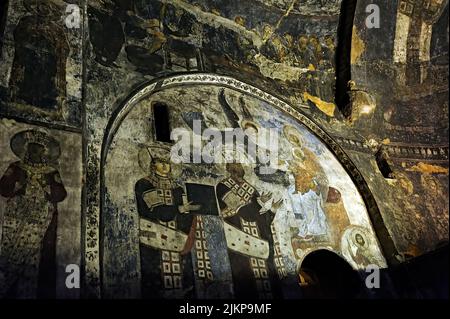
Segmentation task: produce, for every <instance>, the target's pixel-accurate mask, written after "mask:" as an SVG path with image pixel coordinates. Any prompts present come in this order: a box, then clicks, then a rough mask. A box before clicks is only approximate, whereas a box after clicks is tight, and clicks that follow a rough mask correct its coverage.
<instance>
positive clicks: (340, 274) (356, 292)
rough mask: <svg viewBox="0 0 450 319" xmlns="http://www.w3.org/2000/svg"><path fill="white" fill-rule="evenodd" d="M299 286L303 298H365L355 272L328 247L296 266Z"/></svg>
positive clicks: (313, 253)
mask: <svg viewBox="0 0 450 319" xmlns="http://www.w3.org/2000/svg"><path fill="white" fill-rule="evenodd" d="M300 286H301V288H302V295H303V297H304V298H306V299H355V298H367V296H366V294H365V289H364V286H363V282H362V280H361V277H360V276H359V274H358V272H356V271H354V270H353V268H352V267H351V266H350V265H349V264H348V263H347V262H346V261H345V260H343V259H342V258H341V257H339V256H338V255H336V254H335V253H332V252H330V251H328V250H318V251H315V252H312V253H311V254H309V255H308V256H306V257H305V259H304V260H303V262H302V265H301V268H300Z"/></svg>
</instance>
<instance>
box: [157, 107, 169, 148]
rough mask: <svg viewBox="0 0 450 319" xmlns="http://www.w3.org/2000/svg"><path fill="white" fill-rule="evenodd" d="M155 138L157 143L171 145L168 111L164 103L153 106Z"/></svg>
mask: <svg viewBox="0 0 450 319" xmlns="http://www.w3.org/2000/svg"><path fill="white" fill-rule="evenodd" d="M153 121H154V125H155V138H156V140H157V141H158V142H164V143H171V140H170V122H169V109H168V107H167V105H166V104H164V103H159V102H158V103H155V104H153Z"/></svg>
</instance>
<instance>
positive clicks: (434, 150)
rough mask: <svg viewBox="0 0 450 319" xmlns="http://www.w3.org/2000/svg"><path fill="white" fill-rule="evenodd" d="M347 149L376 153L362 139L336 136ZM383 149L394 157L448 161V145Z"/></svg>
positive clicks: (405, 146)
mask: <svg viewBox="0 0 450 319" xmlns="http://www.w3.org/2000/svg"><path fill="white" fill-rule="evenodd" d="M334 138H335V140H336V142H338V143H339V144H340V145H341V146H343V147H344V148H345V149H348V150H352V151H356V152H361V153H374V151H373V149H372V148H371V147H370V146H369V145H368V144H367V143H366V142H365V141H361V140H353V139H349V138H345V137H337V136H335V137H334ZM381 149H382V150H384V151H386V152H387V153H388V155H389V156H390V158H392V159H404V160H421V161H448V155H449V154H448V149H449V147H448V145H435V146H429V145H419V144H417V145H406V144H396V143H392V144H388V145H382V146H381Z"/></svg>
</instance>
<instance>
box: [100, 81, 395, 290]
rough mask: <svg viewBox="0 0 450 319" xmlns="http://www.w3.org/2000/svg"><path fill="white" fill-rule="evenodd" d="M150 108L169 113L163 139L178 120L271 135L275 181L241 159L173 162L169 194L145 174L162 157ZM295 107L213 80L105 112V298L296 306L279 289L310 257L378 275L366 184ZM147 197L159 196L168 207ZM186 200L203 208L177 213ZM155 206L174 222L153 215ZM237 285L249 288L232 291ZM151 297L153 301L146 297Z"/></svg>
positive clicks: (152, 88)
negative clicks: (236, 164)
mask: <svg viewBox="0 0 450 319" xmlns="http://www.w3.org/2000/svg"><path fill="white" fill-rule="evenodd" d="M155 103H164V104H165V105H167V107H168V110H169V115H170V117H169V118H170V127H171V128H172V129H173V128H184V129H185V130H189V129H190V126H189V123H188V121H187V120H186V119H189V118H192V114H195V116H197V117H198V116H199V115H200V116H201V119H202V121H203V123H204V124H205V125H206V126H208V127H215V128H217V129H218V130H224V129H225V128H227V127H230V125H231V126H232V125H233V123H232V122H233V120H232V118H233V116H234V119H235V123H234V124H235V125H236V123H237V125H245V124H244V123H252V125H253V127H256V128H257V130H264V129H272V130H274V131H276V132H277V133H278V136H279V140H278V143H279V154H278V155H279V160H278V161H277V162H276V163H271V165H272V164H273V165H274V166H275V168H276V170H275V172H276V173H273V174H271V175H270V174H269V175H264V176H263V175H261V174H258V173H257V169H256V168H257V167H256V166H257V164H255V163H252V162H251V161H250V162H249V163H244V165H241V168H242V170H241V169H239V168H238V169H237V170H236V169H234V168H231V169H230V167H232V165H231V166H227V165H226V164H225V163H221V164H208V165H198V164H177V165H174V164H172V165H171V169H172V170H171V172H170V184H168V185H169V186H167V185H166V184H164V183H162V182H161V181H160V180H159V177H158V178H156V179H155V175H154V174H153V173H154V172H153V171H152V170H154V167H150V165H146V164H145V163H147V164H148V163H150V161H151V159H155V158H159V157H161V156H165V155H161V149H163V150H164V151H163V152H162V154H167V152H166V150H167V148H170V147H171V145H168V144H167V143H161V142H158V141H156V140H155V134H154V123H153V115H152V105H154V104H155ZM224 107H225V109H224ZM302 108H307V106H301V107H300V108H298V109H299V110H296V109H294V108H292V107H291V106H289V105H288V104H287V103H285V102H283V101H281V100H279V99H278V98H276V97H274V96H272V95H270V94H268V93H266V92H264V91H262V90H260V89H258V88H255V87H253V86H250V85H248V84H245V83H242V82H240V81H238V80H235V79H232V78H229V77H225V76H217V75H212V74H192V75H181V76H174V77H170V78H166V79H162V80H159V81H156V82H152V83H150V84H148V85H145V86H144V87H143V88H141V89H140V90H139V91H138V92H136V93H135V94H133V96H131V97H130V98H129V99H128V100H127V102H126V103H125V104H124V105H123V106H122V107H120V108H119V109H118V111H117V112H116V113H115V114H114V116H113V118H112V120H111V121H110V123H109V125H108V129H107V132H106V134H105V138H104V144H103V146H102V159H101V160H102V163H101V179H102V180H101V192H102V193H101V198H102V201H101V212H102V219H101V220H102V227H101V233H102V241H101V242H102V250H103V251H102V256H101V260H100V264H101V268H102V289H103V291H102V292H103V295H104V296H105V297H113V296H114V297H118V296H119V297H149V298H185V297H187V296H194V297H197V298H229V297H240V296H248V295H249V294H250V293H254V294H255V295H252V296H251V297H256V298H258V297H259V298H271V297H275V295H278V294H280V295H281V297H283V296H284V297H286V296H288V295H291V296H292V295H294V296H295V293H292V291H288V290H291V289H292V288H289V287H292V282H295V281H296V280H297V271H298V267H299V265H300V264H301V261H302V260H303V258H304V257H305V256H306V255H307V254H308V253H310V252H311V251H314V250H316V249H328V250H330V251H333V252H335V253H336V254H338V255H339V256H341V257H342V258H344V259H345V260H346V261H347V262H348V263H349V264H350V265H351V266H352V267H353V268H354V269H357V270H360V269H365V267H367V266H368V265H369V264H375V265H378V266H379V267H382V268H384V267H386V261H385V259H384V256H383V253H382V249H381V247H380V244H379V242H378V239H377V236H376V234H375V231H374V228H373V226H372V222H371V219H372V220H373V218H374V210H375V214H376V213H377V210H376V205H375V204H374V201H373V199H372V198H371V196H370V192H368V190H367V186H365V183H364V180H363V179H362V177H361V175H360V174H359V172H358V171H357V170H356V169H355V168H354V166H353V164H352V163H351V161H350V160H349V158H348V157H347V155H346V154H345V153H344V152H343V151H342V150H341V149H340V147H339V146H338V145H337V144H336V143H335V142H334V141H333V140H332V139H331V138H330V137H329V136H328V135H327V134H326V133H325V132H324V131H323V130H322V129H321V128H320V127H319V126H318V125H316V124H315V123H314V122H313V121H312V120H311V119H309V118H308V117H307V116H306V115H305V114H304V113H303V112H301V111H300V110H301V109H302ZM230 111H231V113H232V115H231V116H230V114H229V113H228V116H227V115H226V113H227V112H230ZM142 154H146V156H147V158H146V159H145V157H144V159H143V157H142V156H143V155H142ZM143 163H144V164H143ZM236 171H238V172H241V173H236ZM233 174H234V175H233ZM236 174H237V175H236ZM233 176H235V177H233ZM236 181H238V182H236ZM235 184H236V185H235ZM161 185H163V186H161ZM164 185H166V186H164ZM158 187H159V188H158ZM161 187H162V188H161ZM364 187H366V188H364ZM233 189H234V190H235V191H233ZM156 190H160V191H161V194H163V193H164V194H165V191H167V194H168V195H167V196H168V197H167V198H169V199H167V198H165V199H164V198H162V197H164V196H162V195H161V196H162V197H161V198H162V199H161V198H160V197H158V194H157V192H156ZM150 194H153V195H152V196H153V197H152V196H150ZM202 194H208V195H204V196H203V198H202ZM230 194H231V195H230ZM242 194H244V195H242ZM362 194H363V195H364V197H363V196H362ZM232 195H233V196H232ZM241 195H242V196H241ZM210 197H211V198H210ZM212 197H214V198H213V199H212ZM155 198H156V199H155ZM205 198H208V199H205ZM230 198H231V199H230ZM191 199H197V200H198V201H201V202H202V207H203V208H204V207H206V206H208V205H209V206H208V207H213V208H211V209H209V210H208V212H206V209H204V210H205V211H202V209H201V208H200V209H199V210H197V211H194V212H192V211H191V212H190V213H188V214H180V213H179V210H178V207H179V206H180V203H186V201H191ZM161 201H162V202H161ZM138 202H139V203H140V204H139V203H138ZM161 203H162V204H161ZM236 203H238V204H236ZM161 205H162V206H164V207H166V208H168V211H171V212H172V213H170V214H169V215H164V216H165V217H164V218H162V217H154V216H160V215H158V214H159V213H157V212H159V210H158V209H159V208H158V207H162V206H161ZM143 207H144V208H143ZM170 207H173V209H172V208H170ZM169 208H170V209H169ZM175 211H176V212H175ZM378 214H379V213H378ZM181 215H183V216H182V217H179V216H181ZM161 216H162V215H161ZM167 216H169V217H167ZM174 216H175V217H174ZM186 216H189V217H188V218H187V217H186ZM159 218H162V219H161V220H160V219H159ZM186 225H187V226H186ZM160 238H163V239H162V240H160ZM258 245H260V247H262V248H258ZM181 246H182V247H181ZM149 260H153V261H151V262H149ZM155 260H157V262H156V263H155ZM247 268H248V269H247ZM237 269H241V270H239V271H237ZM242 269H244V270H242ZM245 269H246V270H245ZM247 270H248V271H247ZM246 271H247V272H246ZM241 275H242V276H244V275H245V276H244V277H243V278H241V279H242V281H243V282H246V283H247V285H250V286H252V287H254V288H255V289H254V290H252V289H246V288H243V287H240V286H242V285H240V284H239V281H240V280H237V279H239V278H240V277H239V276H241ZM144 277H145V278H147V279H145V280H147V281H148V280H149V279H148V278H153V279H154V278H157V280H156V279H155V280H156V281H159V280H160V282H159V283H158V284H157V285H156V286H155V287H152V285H153V282H156V281H155V280H153V281H152V280H150V281H152V282H150V284H148V283H147V284H145V283H144V281H145V280H144V279H143V278H144ZM149 285H150V286H149ZM294 286H295V284H294ZM152 290H154V291H158V292H157V293H156V294H151V293H150V295H148V294H147V292H148V291H152ZM217 291H220V292H221V293H220V294H216V293H215V292H217Z"/></svg>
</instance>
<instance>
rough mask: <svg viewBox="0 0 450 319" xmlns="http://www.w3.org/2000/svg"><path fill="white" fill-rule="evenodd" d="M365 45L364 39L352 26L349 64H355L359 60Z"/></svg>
mask: <svg viewBox="0 0 450 319" xmlns="http://www.w3.org/2000/svg"><path fill="white" fill-rule="evenodd" d="M365 48H366V45H365V44H364V41H363V40H362V39H361V38H360V37H359V35H358V30H357V29H356V27H355V26H353V33H352V53H351V57H350V61H351V64H356V63H357V62H358V61H359V58H360V57H361V55H362V54H363V53H364V50H365Z"/></svg>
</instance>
